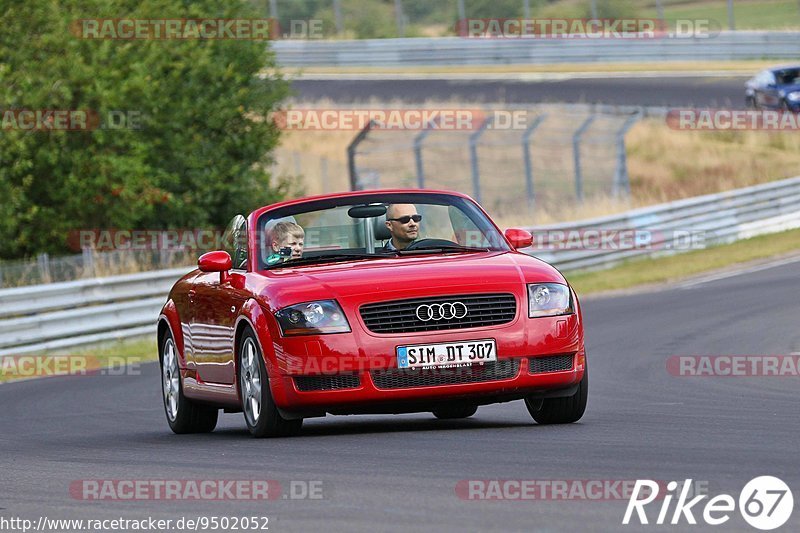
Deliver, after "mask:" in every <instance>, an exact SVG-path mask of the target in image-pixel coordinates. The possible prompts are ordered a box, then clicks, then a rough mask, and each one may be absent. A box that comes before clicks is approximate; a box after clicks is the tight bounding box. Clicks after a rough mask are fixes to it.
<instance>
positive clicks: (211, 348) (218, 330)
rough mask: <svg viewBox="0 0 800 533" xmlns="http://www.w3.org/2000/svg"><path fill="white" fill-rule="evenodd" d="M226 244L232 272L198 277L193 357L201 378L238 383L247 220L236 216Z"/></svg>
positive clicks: (195, 299)
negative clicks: (236, 343) (236, 363)
mask: <svg viewBox="0 0 800 533" xmlns="http://www.w3.org/2000/svg"><path fill="white" fill-rule="evenodd" d="M222 241H223V247H224V249H225V251H227V252H228V253H229V254H230V255H231V259H232V262H233V268H232V269H231V272H227V273H217V272H209V273H204V274H201V275H199V276H198V277H197V278H195V284H194V291H195V292H194V295H193V302H192V305H193V307H194V322H193V324H192V339H193V343H194V348H195V356H194V360H195V363H196V365H197V373H198V376H199V377H200V379H201V380H202V381H204V382H206V383H215V384H224V385H231V384H233V383H234V382H235V375H236V374H235V367H234V353H235V347H234V340H235V339H234V336H235V331H234V328H235V326H236V317H237V316H238V315H239V311H240V310H241V308H242V305H244V303H245V301H247V298H248V293H247V291H246V290H245V273H246V272H247V222H246V220H245V218H244V217H243V216H241V215H237V216H236V217H234V219H233V220H232V221H231V223H230V224H229V225H228V229H227V230H226V231H225V234H224V235H223V239H222Z"/></svg>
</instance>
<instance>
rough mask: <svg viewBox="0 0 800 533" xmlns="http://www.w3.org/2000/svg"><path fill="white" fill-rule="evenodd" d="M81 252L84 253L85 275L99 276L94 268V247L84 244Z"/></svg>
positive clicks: (87, 276)
mask: <svg viewBox="0 0 800 533" xmlns="http://www.w3.org/2000/svg"><path fill="white" fill-rule="evenodd" d="M81 254H82V255H83V277H84V278H94V277H97V275H96V273H95V269H94V254H93V253H92V249H91V248H89V247H88V246H84V247H83V248H81Z"/></svg>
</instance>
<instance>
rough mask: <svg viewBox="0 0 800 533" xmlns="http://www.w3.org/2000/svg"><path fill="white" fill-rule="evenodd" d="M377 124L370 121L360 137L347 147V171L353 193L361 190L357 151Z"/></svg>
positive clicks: (359, 133)
mask: <svg viewBox="0 0 800 533" xmlns="http://www.w3.org/2000/svg"><path fill="white" fill-rule="evenodd" d="M374 124H375V122H374V121H372V120H370V121H369V122H368V123H367V125H366V126H364V129H362V130H361V131H359V132H358V135H356V136H355V138H354V139H353V140H352V141H350V144H349V145H348V146H347V169H348V171H349V173H350V190H351V191H358V190H360V186H361V184H360V182H359V179H358V170H357V169H356V150H357V149H358V145H359V144H361V142H362V141H363V140H364V139H366V138H367V135H368V134H369V130H371V129H372V126H373V125H374Z"/></svg>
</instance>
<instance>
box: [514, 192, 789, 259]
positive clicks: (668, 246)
mask: <svg viewBox="0 0 800 533" xmlns="http://www.w3.org/2000/svg"><path fill="white" fill-rule="evenodd" d="M799 227H800V177H795V178H789V179H786V180H781V181H776V182H771V183H765V184H761V185H754V186H751V187H744V188H741V189H735V190H733V191H726V192H722V193H717V194H708V195H704V196H697V197H694V198H688V199H685V200H678V201H675V202H670V203H666V204H660V205H656V206H651V207H645V208H641V209H635V210H633V211H628V212H626V213H622V214H620V215H612V216H607V217H600V218H595V219H589V220H581V221H577V222H567V223H561V224H552V225H549V226H547V227H546V228H542V227H535V226H531V227H527V228H525V229H528V230H529V231H531V232H533V233H534V234H535V236H539V237H541V239H540V241H539V242H538V243H537V241H534V242H535V246H534V248H529V249H526V250H524V251H525V252H526V253H529V254H530V255H534V256H536V257H538V258H540V259H542V260H544V261H547V262H548V263H551V264H553V265H555V266H557V267H558V268H560V269H562V270H591V269H601V268H609V267H612V266H615V265H618V264H619V263H622V262H624V261H627V260H630V259H634V258H637V257H642V256H663V255H672V254H675V253H680V252H682V251H689V250H690V249H694V248H695V247H693V246H686V245H685V243H684V242H678V241H681V240H682V239H683V238H684V237H687V236H689V237H691V235H690V234H693V235H698V236H701V237H702V242H703V245H704V246H707V245H717V244H725V243H730V242H733V241H736V240H738V239H744V238H748V237H753V236H756V235H760V234H763V233H770V232H775V231H783V230H787V229H793V228H799ZM591 230H595V232H598V231H602V232H605V233H606V234H608V233H609V232H613V231H614V230H638V231H639V232H641V234H642V236H643V237H644V239H643V240H642V242H641V245H642V246H641V247H636V246H619V243H616V242H615V241H614V240H613V239H611V245H610V246H603V245H602V244H598V245H597V247H591V246H590V247H586V246H584V244H585V243H586V242H587V241H588V240H589V239H588V238H587V236H591V238H595V236H594V234H590V233H587V232H589V231H591ZM559 232H561V234H560V235H558V237H560V238H561V240H560V241H559V242H555V243H553V244H552V245H550V246H554V247H555V248H558V247H559V246H561V248H562V249H554V250H548V249H547V248H548V244H547V243H546V242H542V241H543V240H544V239H546V238H547V236H548V235H549V236H553V235H554V234H558V233H559ZM570 239H573V240H576V241H577V242H578V243H579V244H580V245H581V246H579V247H577V248H571V247H570V244H569V241H570Z"/></svg>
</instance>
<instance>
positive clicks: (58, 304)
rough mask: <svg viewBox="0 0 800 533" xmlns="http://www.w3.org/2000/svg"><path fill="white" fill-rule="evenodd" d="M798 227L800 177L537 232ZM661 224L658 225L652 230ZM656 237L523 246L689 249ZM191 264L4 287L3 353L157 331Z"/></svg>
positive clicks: (615, 252) (739, 231)
mask: <svg viewBox="0 0 800 533" xmlns="http://www.w3.org/2000/svg"><path fill="white" fill-rule="evenodd" d="M798 227H800V177H795V178H791V179H788V180H782V181H777V182H772V183H767V184H763V185H756V186H753V187H746V188H743V189H737V190H733V191H727V192H724V193H719V194H711V195H706V196H700V197H697V198H689V199H685V200H678V201H676V202H670V203H667V204H661V205H655V206H651V207H647V208H642V209H637V210H634V211H630V212H628V213H623V214H620V215H614V216H610V217H603V218H598V219H594V220H584V221H579V222H571V223H566V224H558V225H553V226H548V227H547V228H539V227H531V228H529V229H530V230H532V231H533V232H541V231H553V230H557V229H561V230H575V231H586V230H591V229H598V228H601V229H614V228H620V229H640V230H646V231H650V232H651V234H654V235H662V236H668V235H670V231H672V230H674V229H680V228H682V229H687V228H691V229H692V230H694V231H702V232H704V234H705V235H706V236H707V238H706V239H705V240H704V244H705V245H711V244H718V243H724V242H732V241H735V240H737V239H743V238H747V237H752V236H755V235H760V234H764V233H771V232H776V231H782V230H786V229H791V228H798ZM653 230H656V231H653ZM666 244H669V243H665V242H664V241H663V240H661V241H659V240H657V239H656V240H652V241H651V245H652V246H650V247H648V248H641V249H638V248H630V247H629V248H624V247H623V248H618V249H608V248H602V249H591V248H585V249H578V250H570V249H565V250H554V251H543V250H537V249H533V248H531V249H528V250H523V251H527V252H528V253H530V254H531V255H534V256H537V257H539V258H541V259H543V260H546V261H548V262H551V263H552V264H554V265H555V266H557V267H559V268H560V269H562V270H565V271H570V270H577V269H589V268H592V269H597V268H606V267H610V266H613V265H615V264H618V263H620V262H622V261H626V260H629V259H634V258H636V257H648V256H654V255H663V254H674V253H680V252H681V251H686V250H687V248H680V247H674V246H673V247H671V246H667V245H666ZM188 270H189V269H188V268H184V269H175V270H163V271H156V272H147V273H140V274H133V275H127V276H116V277H110V278H100V279H92V280H81V281H74V282H67V283H52V284H49V285H39V286H34V287H19V288H14V289H2V290H0V304H1V305H0V357H3V356H8V355H15V354H25V353H34V352H41V351H43V350H50V349H55V348H66V347H71V346H80V345H83V344H90V343H96V342H98V341H103V340H109V339H117V338H124V337H135V336H140V335H146V334H155V330H156V319H157V315H158V310H159V309H160V307H161V306H162V305H163V303H164V301H165V298H166V295H167V292H168V291H169V288H170V287H171V286H172V284H173V283H174V282H175V281H176V280H177V279H178V278H179V277H180V276H181V275H182V274H183V273H185V272H187V271H188Z"/></svg>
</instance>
